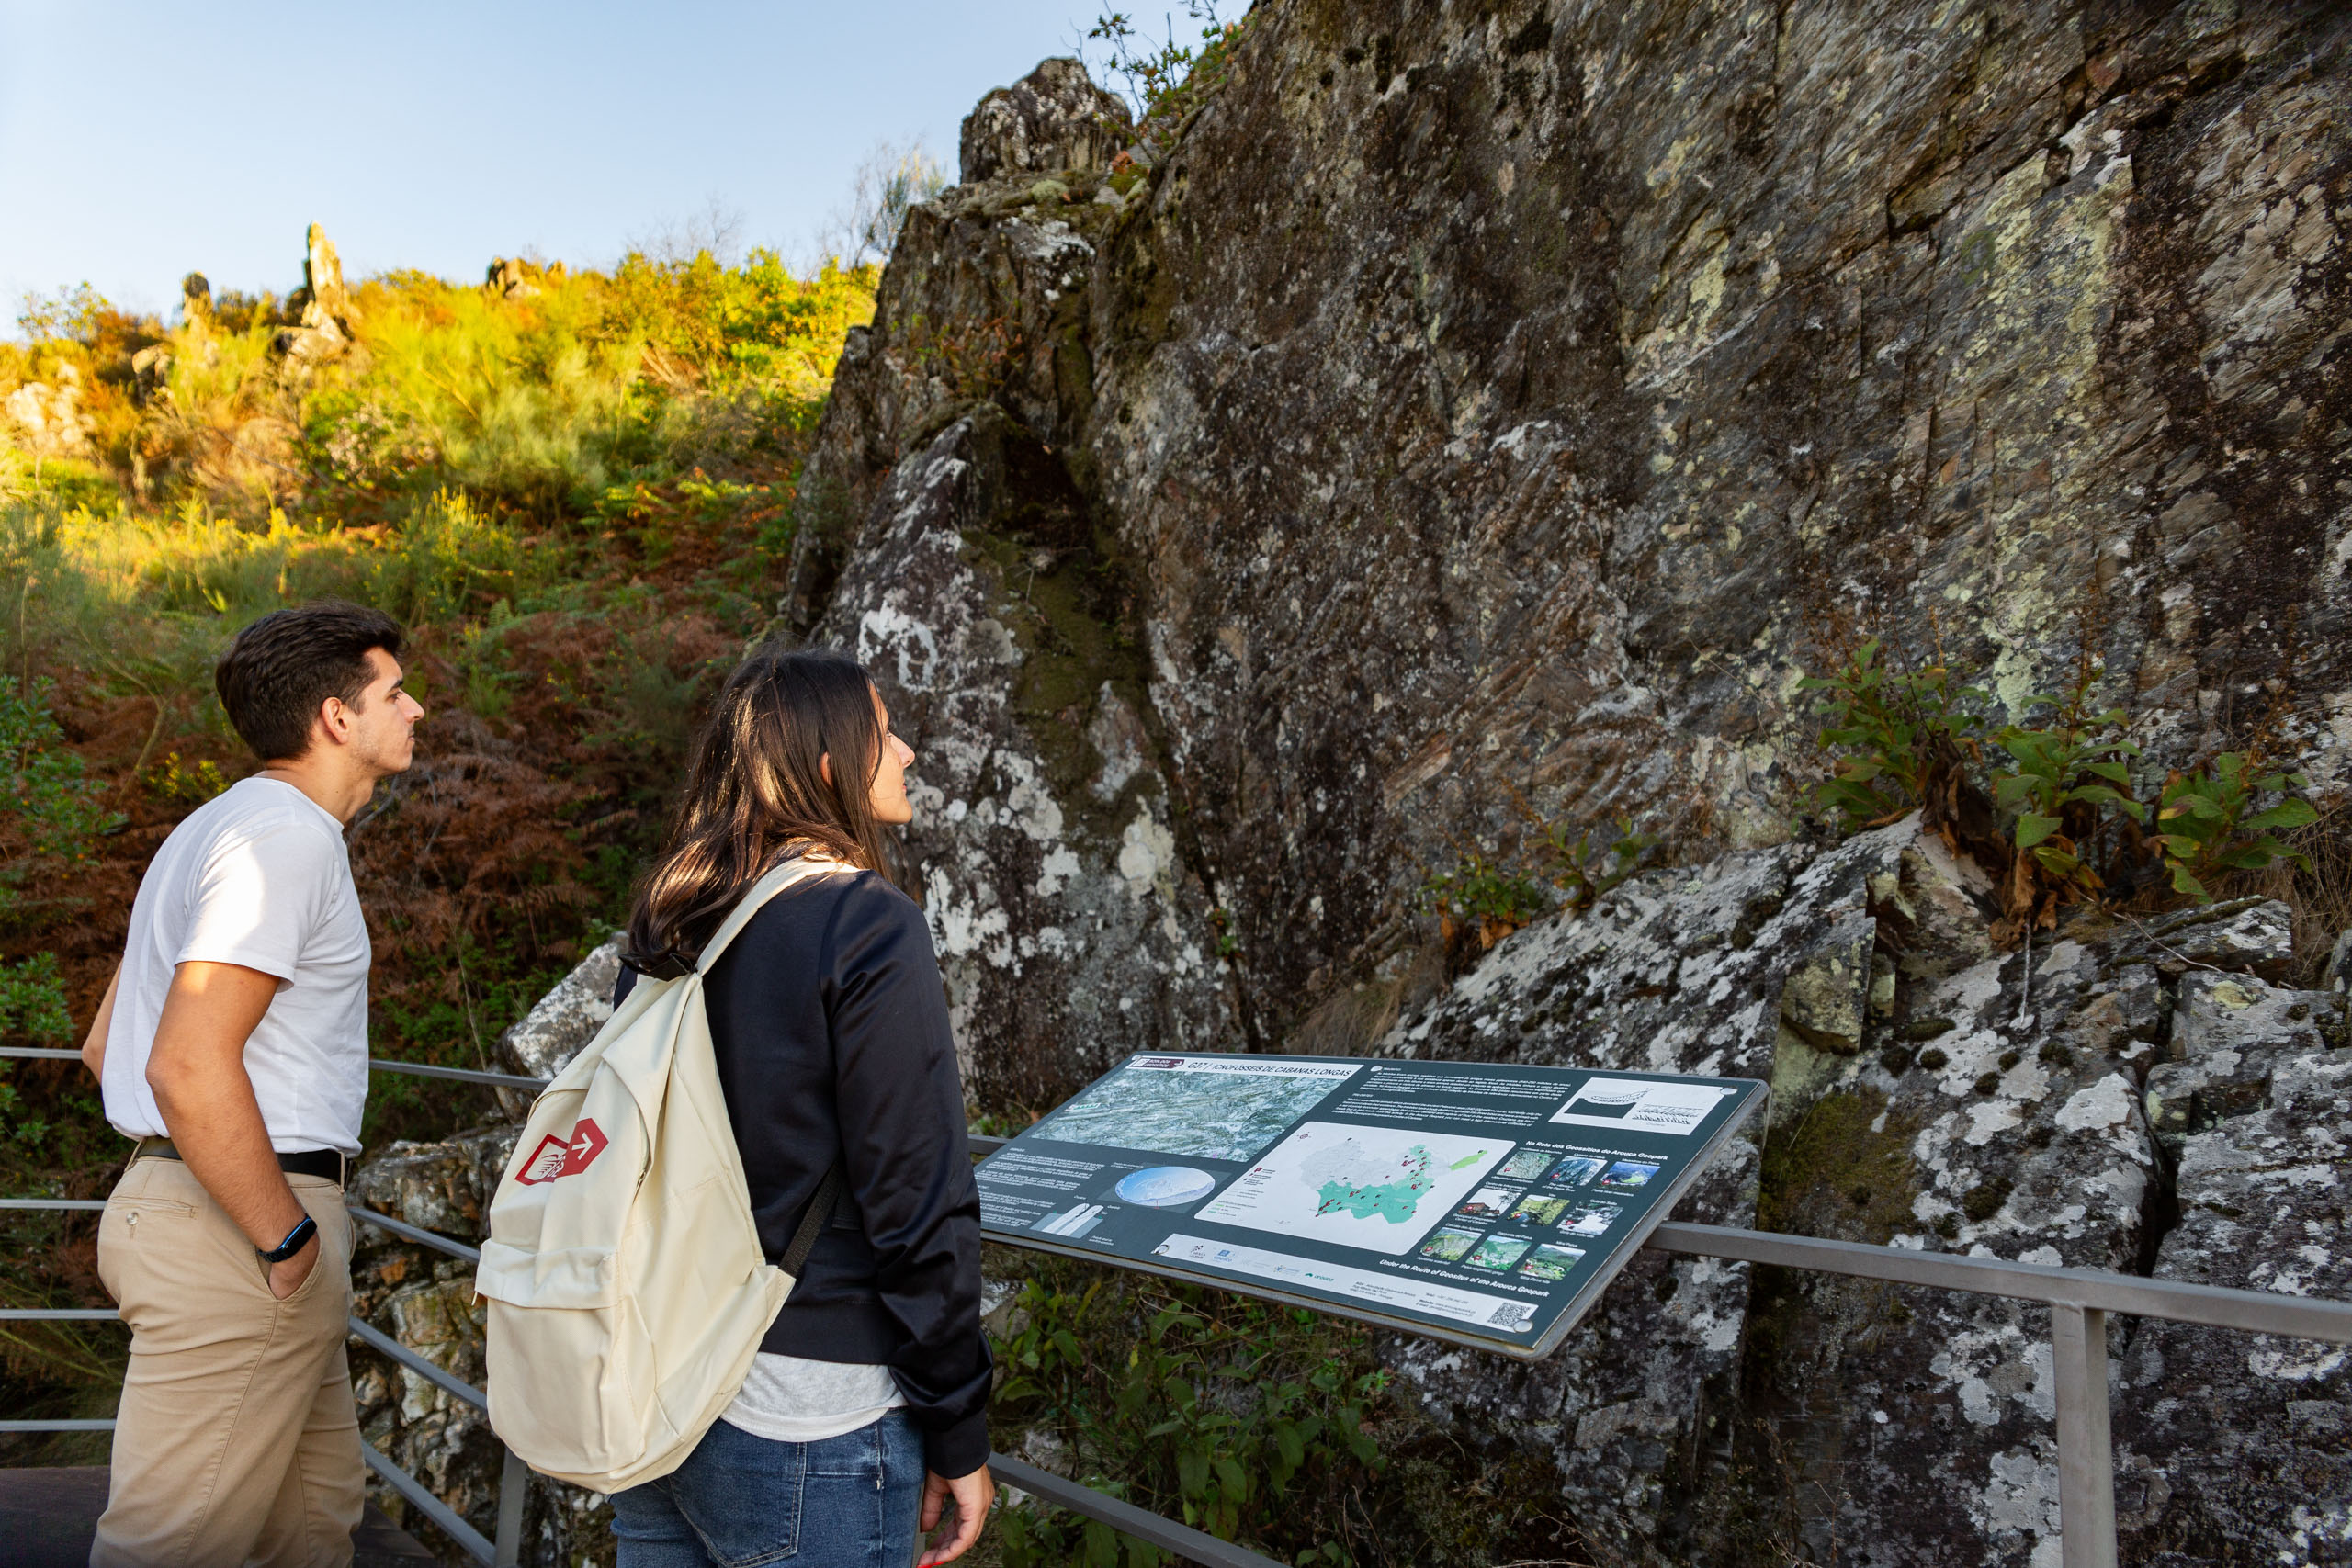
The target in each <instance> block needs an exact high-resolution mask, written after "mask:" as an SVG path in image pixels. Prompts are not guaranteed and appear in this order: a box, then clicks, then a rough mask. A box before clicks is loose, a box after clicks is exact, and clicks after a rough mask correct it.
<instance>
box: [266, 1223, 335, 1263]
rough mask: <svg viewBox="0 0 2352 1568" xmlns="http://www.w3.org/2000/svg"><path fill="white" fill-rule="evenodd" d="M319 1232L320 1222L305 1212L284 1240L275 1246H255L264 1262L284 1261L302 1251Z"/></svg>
mask: <svg viewBox="0 0 2352 1568" xmlns="http://www.w3.org/2000/svg"><path fill="white" fill-rule="evenodd" d="M318 1234H319V1222H318V1221H316V1220H314V1219H312V1218H311V1216H310V1215H308V1214H305V1215H303V1216H302V1217H301V1219H300V1220H299V1221H297V1222H296V1224H295V1226H294V1228H293V1229H292V1230H290V1231H288V1232H287V1233H286V1239H285V1240H284V1241H281V1242H279V1243H278V1244H277V1246H276V1247H266V1248H265V1247H255V1248H254V1251H256V1252H259V1253H260V1254H261V1260H262V1261H263V1262H264V1263H283V1262H285V1261H286V1260H287V1259H288V1258H291V1257H293V1256H294V1255H295V1254H296V1253H298V1252H300V1251H301V1250H302V1248H303V1247H305V1246H307V1245H308V1244H309V1242H310V1239H311V1237H312V1236H314V1235H318Z"/></svg>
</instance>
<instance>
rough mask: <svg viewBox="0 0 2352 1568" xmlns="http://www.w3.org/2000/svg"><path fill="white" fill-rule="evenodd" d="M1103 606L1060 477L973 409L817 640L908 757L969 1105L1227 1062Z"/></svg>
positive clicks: (899, 499)
mask: <svg viewBox="0 0 2352 1568" xmlns="http://www.w3.org/2000/svg"><path fill="white" fill-rule="evenodd" d="M1115 585H1116V579H1115V576H1114V574H1112V573H1111V572H1110V570H1108V568H1107V567H1106V564H1105V562H1104V561H1103V558H1102V556H1101V554H1100V540H1099V539H1098V537H1097V536H1096V533H1095V530H1094V528H1093V526H1092V525H1091V520H1090V519H1089V518H1088V516H1087V514H1086V513H1085V510H1084V508H1083V506H1082V504H1081V503H1080V500H1079V497H1078V494H1077V492H1076V490H1075V489H1074V487H1072V486H1071V484H1070V482H1069V479H1068V477H1067V475H1066V473H1065V472H1064V470H1063V469H1062V468H1061V466H1060V465H1059V464H1058V463H1057V461H1056V460H1055V458H1054V457H1053V454H1052V453H1051V452H1050V451H1048V450H1046V447H1045V446H1043V444H1041V443H1040V442H1038V441H1037V440H1036V438H1035V436H1033V435H1031V434H1028V433H1027V432H1026V431H1024V430H1023V429H1022V428H1021V427H1020V426H1018V425H1016V424H1014V423H1012V421H1010V420H1008V419H1006V418H1005V417H1004V416H1003V414H1001V412H997V411H996V410H995V409H993V408H984V409H982V410H980V411H978V412H975V413H974V414H973V415H971V416H969V417H967V418H964V419H960V420H958V421H956V423H953V424H951V425H950V426H948V427H947V429H945V430H944V431H943V432H942V433H941V434H939V435H938V436H937V437H936V438H935V439H933V442H932V443H931V445H930V446H927V447H926V448H924V449H923V450H922V452H921V453H920V454H919V455H916V456H913V457H910V458H908V460H906V461H905V462H902V463H900V464H899V466H898V468H897V469H896V470H895V471H894V472H893V473H892V475H891V478H890V481H889V483H888V486H887V487H886V488H885V489H884V490H883V491H882V493H881V495H880V496H879V498H878V499H877V500H876V502H875V506H874V511H873V514H872V516H871V517H870V518H869V519H868V521H867V524H866V526H865V531H864V532H863V533H862V534H861V535H860V536H859V538H858V541H857V545H856V548H855V549H854V552H853V554H852V557H851V565H850V568H849V570H848V573H847V574H846V575H845V576H844V577H843V578H842V581H841V582H840V584H839V585H838V587H837V588H836V590H835V591H834V593H833V596H832V600H831V607H830V608H829V609H828V611H827V612H826V615H825V618H824V620H823V621H822V622H820V624H819V626H818V627H817V629H816V640H817V641H819V642H821V643H825V644H829V645H832V646H837V647H841V648H843V649H849V650H851V651H852V652H854V654H855V655H856V656H857V658H858V659H859V660H862V661H864V662H865V665H866V666H867V668H869V669H870V670H872V671H874V673H875V676H876V679H877V680H878V681H879V682H881V683H882V685H883V687H884V690H885V691H886V693H887V694H888V698H889V701H890V704H891V719H892V724H893V726H894V728H896V729H897V731H898V733H899V735H900V736H902V737H903V738H905V739H906V740H907V742H908V743H909V744H910V745H911V746H912V747H913V748H914V750H915V757H916V760H915V763H914V766H913V767H912V769H911V770H910V784H909V795H910V799H912V801H913V802H914V805H915V813H916V818H915V823H914V825H913V826H912V827H911V828H910V829H908V831H907V834H906V837H905V845H906V850H907V853H908V856H909V858H910V861H911V863H912V870H913V876H914V880H915V881H916V882H917V883H918V885H919V886H921V888H922V897H923V907H924V913H925V915H926V916H927V917H928V919H929V921H930V924H931V930H932V936H933V942H934V943H935V944H936V946H937V948H938V952H939V959H940V965H941V968H942V970H943V971H944V975H945V976H946V980H947V987H948V993H949V1008H950V1011H951V1014H952V1016H953V1018H954V1020H955V1024H956V1043H957V1048H958V1051H959V1053H960V1054H961V1055H962V1058H963V1061H962V1066H963V1069H964V1081H965V1085H966V1089H967V1093H970V1094H972V1095H973V1096H974V1097H975V1098H976V1100H978V1101H980V1102H981V1103H984V1104H989V1105H993V1106H1000V1107H1005V1108H1010V1107H1012V1106H1015V1105H1032V1106H1037V1105H1050V1104H1053V1103H1056V1102H1057V1101H1058V1100H1062V1099H1063V1098H1065V1097H1067V1096H1068V1095H1069V1093H1070V1092H1072V1091H1073V1090H1075V1089H1078V1088H1079V1087H1080V1086H1081V1085H1082V1084H1084V1083H1085V1082H1086V1081H1087V1080H1088V1079H1090V1078H1091V1077H1095V1076H1096V1075H1098V1074H1100V1073H1102V1072H1103V1071H1104V1070H1105V1069H1106V1068H1108V1067H1109V1066H1111V1064H1112V1063H1114V1062H1115V1061H1116V1060H1117V1059H1118V1058H1119V1057H1120V1056H1122V1055H1125V1054H1126V1053H1128V1052H1131V1051H1139V1050H1140V1051H1148V1050H1166V1049H1182V1048H1185V1047H1193V1048H1203V1047H1207V1048H1214V1047H1216V1046H1220V1045H1223V1044H1226V1043H1228V1036H1229V1033H1230V1028H1229V1021H1228V1015H1227V1004H1226V997H1225V984H1226V982H1225V976H1224V974H1223V970H1222V966H1221V965H1220V964H1219V963H1218V962H1217V959H1216V954H1215V953H1214V952H1213V951H1212V950H1211V949H1210V948H1209V946H1208V943H1207V939H1206V931H1207V930H1208V921H1207V905H1206V900H1205V899H1204V897H1203V895H1202V891H1201V889H1200V887H1199V886H1198V884H1197V883H1196V882H1194V881H1193V877H1192V875H1191V874H1190V873H1189V872H1188V871H1187V870H1186V869H1185V867H1184V865H1183V863H1182V860H1181V858H1180V857H1179V855H1178V853H1177V846H1176V836H1175V830H1174V825H1173V821H1172V813H1171V809H1170V807H1171V802H1170V799H1169V797H1168V794H1167V791H1166V788H1165V785H1164V784H1162V783H1161V779H1160V775H1159V772H1158V770H1157V769H1155V768H1153V767H1150V766H1149V765H1148V762H1147V760H1146V758H1147V754H1148V750H1149V748H1150V737H1149V735H1148V732H1147V731H1145V730H1144V728H1142V725H1141V723H1140V721H1139V720H1138V718H1137V717H1136V708H1137V706H1138V705H1140V703H1141V701H1142V684H1143V682H1142V678H1141V671H1140V669H1139V660H1138V659H1137V657H1136V654H1135V652H1134V651H1133V649H1132V645H1131V643H1129V642H1128V640H1127V633H1128V631H1129V626H1128V623H1127V620H1126V614H1127V612H1126V609H1125V606H1124V605H1123V604H1121V602H1120V601H1119V599H1118V597H1117V593H1116V586H1115Z"/></svg>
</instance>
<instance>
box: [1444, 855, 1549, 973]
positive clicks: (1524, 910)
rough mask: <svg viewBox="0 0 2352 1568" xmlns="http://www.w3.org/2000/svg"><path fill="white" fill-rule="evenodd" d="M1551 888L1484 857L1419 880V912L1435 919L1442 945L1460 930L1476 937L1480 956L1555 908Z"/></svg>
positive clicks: (1465, 859)
mask: <svg viewBox="0 0 2352 1568" xmlns="http://www.w3.org/2000/svg"><path fill="white" fill-rule="evenodd" d="M1556 905H1557V899H1556V898H1555V897H1554V895H1553V892H1552V890H1551V888H1550V887H1548V886H1545V885H1544V883H1543V882H1542V881H1541V880H1539V879H1538V878H1536V877H1533V876H1530V875H1527V874H1523V873H1521V872H1515V871H1512V870H1510V868H1508V867H1506V866H1503V865H1500V864H1498V863H1496V862H1494V861H1492V860H1489V859H1488V858H1487V857H1486V856H1485V855H1480V854H1471V855H1465V856H1464V857H1463V860H1462V862H1461V863H1460V864H1458V865H1456V866H1455V867H1454V868H1453V870H1452V871H1448V872H1441V873H1438V874H1434V875H1431V876H1428V877H1425V878H1423V879H1422V882H1421V907H1422V908H1424V909H1427V910H1429V911H1430V913H1432V914H1434V915H1436V916H1437V917H1438V926H1439V931H1440V932H1441V934H1442V936H1443V937H1444V939H1445V941H1447V942H1452V941H1453V937H1454V934H1455V933H1456V932H1457V931H1476V933H1477V936H1478V945H1479V947H1480V949H1481V950H1482V951H1483V950H1484V949H1486V948H1489V947H1492V946H1494V945H1495V943H1497V942H1500V941H1502V939H1503V938H1505V937H1507V936H1509V935H1510V933H1511V932H1513V931H1517V930H1519V928H1520V927H1521V926H1523V925H1526V924H1527V923H1528V922H1530V921H1531V920H1535V919H1541V918H1543V917H1544V916H1545V915H1548V914H1550V913H1551V912H1552V910H1553V909H1554V908H1555V907H1556Z"/></svg>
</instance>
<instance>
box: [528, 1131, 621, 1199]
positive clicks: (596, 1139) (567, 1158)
mask: <svg viewBox="0 0 2352 1568" xmlns="http://www.w3.org/2000/svg"><path fill="white" fill-rule="evenodd" d="M610 1141H611V1140H610V1139H608V1138H606V1137H605V1130H604V1129H603V1128H602V1127H599V1126H597V1125H596V1123H595V1122H591V1121H589V1120H588V1119H587V1118H586V1117H584V1116H583V1117H582V1118H581V1119H580V1121H579V1122H577V1123H575V1124H574V1125H573V1127H572V1129H571V1132H570V1133H568V1134H565V1135H564V1136H562V1137H560V1138H559V1137H557V1136H556V1135H555V1134H553V1133H549V1134H548V1135H547V1136H546V1137H544V1138H541V1139H540V1140H539V1146H538V1147H537V1148H536V1149H533V1150H532V1151H531V1157H530V1158H529V1159H526V1160H525V1161H524V1162H523V1168H522V1169H521V1170H518V1171H516V1172H515V1181H516V1182H517V1183H519V1184H520V1185H522V1186H525V1187H533V1186H537V1184H539V1183H540V1182H544V1181H554V1180H557V1179H560V1178H562V1177H566V1176H577V1175H579V1174H580V1173H581V1172H582V1171H583V1170H585V1169H587V1168H589V1167H590V1166H591V1165H593V1164H594V1163H595V1159H596V1156H598V1155H600V1154H603V1153H604V1152H605V1145H606V1144H607V1143H609V1142H610Z"/></svg>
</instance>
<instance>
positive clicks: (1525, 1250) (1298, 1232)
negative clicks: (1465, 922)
mask: <svg viewBox="0 0 2352 1568" xmlns="http://www.w3.org/2000/svg"><path fill="white" fill-rule="evenodd" d="M1764 1092H1765V1091H1764V1086H1763V1085H1762V1084H1761V1083H1758V1082H1757V1081H1756V1080H1755V1079H1753V1078H1707V1077H1679V1076H1672V1075H1668V1074H1660V1073H1614V1072H1598V1071H1594V1070H1591V1069H1589V1068H1584V1067H1528V1066H1505V1065H1499V1064H1493V1063H1483V1062H1398V1061H1380V1062H1372V1061H1360V1060H1354V1059H1350V1058H1343V1057H1333V1056H1227V1055H1139V1056H1130V1057H1128V1058H1127V1059H1126V1061H1125V1062H1123V1063H1122V1064H1120V1065H1119V1066H1117V1067H1114V1068H1113V1069H1112V1070H1111V1071H1110V1072H1109V1073H1107V1074H1105V1075H1104V1076H1103V1077H1100V1078H1097V1079H1096V1080H1095V1081H1094V1082H1093V1083H1092V1084H1091V1085H1089V1086H1088V1087H1087V1088H1086V1089H1084V1090H1083V1091H1082V1092H1080V1094H1079V1095H1078V1096H1077V1097H1076V1098H1074V1099H1072V1100H1070V1101H1069V1103H1067V1104H1065V1105H1063V1106H1062V1107H1061V1108H1060V1109H1059V1110H1057V1111H1054V1112H1053V1113H1052V1114H1050V1115H1048V1116H1046V1118H1045V1119H1044V1120H1042V1121H1040V1122H1038V1123H1037V1124H1036V1125H1035V1126H1034V1127H1031V1128H1030V1129H1029V1130H1028V1131H1027V1132H1025V1133H1023V1134H1021V1135H1020V1136H1019V1137H1017V1138H1015V1139H1013V1140H1012V1142H1011V1143H1009V1144H1007V1145H1005V1146H1004V1147H1003V1148H1001V1149H1000V1150H998V1151H997V1152H996V1153H995V1154H993V1155H991V1156H989V1158H988V1159H987V1160H986V1161H985V1162H983V1163H982V1164H981V1166H980V1167H979V1169H978V1172H977V1175H978V1179H979V1186H980V1213H981V1224H982V1229H983V1231H984V1232H985V1234H986V1235H988V1237H989V1239H990V1240H992V1241H1000V1242H1005V1243H1009V1244H1011V1245H1012V1246H1015V1247H1035V1248H1039V1249H1041V1250H1044V1251H1047V1252H1060V1253H1067V1254H1069V1255H1070V1256H1072V1257H1077V1258H1095V1259H1097V1260H1099V1261H1102V1262H1105V1263H1114V1264H1122V1265H1125V1266H1126V1267H1129V1268H1135V1269H1147V1270H1149V1271H1150V1272H1153V1273H1158V1274H1166V1275H1170V1276H1172V1277H1175V1278H1178V1279H1183V1280H1194V1281H1197V1282H1199V1283H1202V1284H1209V1285H1216V1286H1219V1287H1222V1288H1224V1289H1227V1290H1234V1291H1239V1292H1244V1293H1246V1294H1250V1295H1258V1296H1265V1297H1270V1298H1272V1299H1273V1300H1276V1301H1282V1302H1288V1303H1295V1304H1298V1305H1304V1306H1309V1307H1313V1308H1315V1309H1317V1310H1318V1311H1322V1312H1329V1313H1336V1314H1340V1315H1343V1316H1348V1317H1355V1318H1361V1319H1363V1320H1364V1321H1365V1322H1368V1323H1377V1324H1380V1325H1384V1326H1386V1327H1391V1328H1402V1329H1406V1330H1408V1331H1410V1332H1413V1333H1417V1334H1426V1335H1430V1336H1433V1337H1438V1338H1441V1339H1452V1340H1457V1341H1459V1342H1461V1343H1463V1344H1465V1345H1476V1346H1477V1347H1479V1348H1482V1349H1488V1350H1497V1351H1500V1352H1501V1353H1503V1354H1505V1355H1510V1356H1518V1357H1521V1358H1532V1357H1537V1356H1542V1355H1544V1354H1546V1353H1548V1352H1549V1351H1550V1350H1552V1349H1553V1348H1555V1346H1557V1345H1558V1344H1559V1342H1560V1341H1561V1340H1562V1339H1563V1338H1565V1337H1566V1335H1567V1333H1568V1330H1569V1329H1571V1328H1573V1327H1575V1326H1576V1324H1577V1319H1578V1318H1580V1317H1582V1316H1583V1315H1584V1314H1585V1313H1586V1311H1587V1310H1589V1308H1590V1306H1591V1305H1592V1303H1593V1302H1594V1301H1595V1300H1597V1299H1598V1298H1599V1296H1600V1292H1601V1290H1602V1289H1603V1287H1605V1286H1606V1285H1607V1284H1608V1282H1609V1281H1610V1280H1611V1278H1613V1277H1614V1276H1615V1275H1616V1273H1617V1271H1618V1270H1619V1269H1623V1267H1624V1266H1625V1263H1626V1261H1627V1259H1629V1258H1632V1257H1633V1255H1634V1251H1635V1250H1636V1249H1638V1248H1639V1247H1640V1246H1641V1244H1642V1241H1643V1239H1644V1238H1645V1237H1646V1236H1647V1235H1649V1233H1650V1231H1651V1230H1652V1229H1654V1228H1655V1227H1656V1226H1657V1224H1658V1222H1659V1221H1661V1220H1663V1219H1665V1218H1666V1216H1667V1214H1668V1212H1669V1211H1670V1210H1671V1209H1672V1208H1673V1207H1674V1204H1675V1201H1676V1200H1678V1199H1679V1198H1680V1197H1681V1196H1682V1194H1683V1193H1684V1192H1685V1191H1686V1190H1689V1188H1690V1186H1691V1183H1692V1182H1693V1181H1695V1180H1697V1179H1698V1177H1699V1173H1700V1172H1701V1171H1702V1169H1703V1168H1705V1166H1706V1163H1707V1161H1708V1160H1709V1159H1710V1158H1711V1157H1713V1155H1714V1153H1715V1151H1716V1150H1717V1149H1718V1148H1720V1147H1721V1146H1722V1145H1723V1143H1724V1139H1726V1138H1728V1137H1729V1136H1730V1135H1731V1134H1732V1133H1733V1131H1734V1130H1735V1129H1736V1128H1737V1127H1738V1125H1739V1124H1740V1123H1741V1122H1744V1121H1745V1120H1747V1117H1748V1116H1749V1115H1750V1114H1751V1113H1752V1112H1753V1111H1755V1109H1756V1108H1757V1106H1758V1105H1759V1104H1761V1103H1762V1102H1763V1099H1764Z"/></svg>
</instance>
